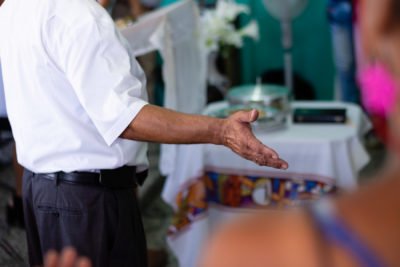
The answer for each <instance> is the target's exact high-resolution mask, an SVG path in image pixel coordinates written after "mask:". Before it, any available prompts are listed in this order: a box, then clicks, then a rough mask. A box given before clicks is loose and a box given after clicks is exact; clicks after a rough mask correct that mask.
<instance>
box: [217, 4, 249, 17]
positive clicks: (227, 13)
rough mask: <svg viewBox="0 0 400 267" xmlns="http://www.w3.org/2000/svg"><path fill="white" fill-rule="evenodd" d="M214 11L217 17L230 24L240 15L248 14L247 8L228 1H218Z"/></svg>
mask: <svg viewBox="0 0 400 267" xmlns="http://www.w3.org/2000/svg"><path fill="white" fill-rule="evenodd" d="M215 11H216V14H217V16H218V17H220V18H225V19H226V20H228V21H230V22H231V21H233V20H234V19H235V18H236V17H237V16H238V15H240V14H242V13H245V14H249V13H250V10H249V7H248V6H246V5H243V4H237V3H235V2H233V1H228V0H219V1H218V3H217V8H216V10H215Z"/></svg>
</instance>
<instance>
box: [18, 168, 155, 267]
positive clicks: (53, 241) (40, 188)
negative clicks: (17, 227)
mask: <svg viewBox="0 0 400 267" xmlns="http://www.w3.org/2000/svg"><path fill="white" fill-rule="evenodd" d="M41 176H42V175H40V174H33V173H32V172H30V171H28V170H25V172H24V177H23V199H24V215H25V225H26V232H27V240H28V253H29V261H30V265H31V266H36V265H42V264H43V257H44V255H45V253H46V252H47V251H48V250H50V249H55V250H57V251H61V250H62V248H64V247H65V246H73V247H74V248H75V249H76V250H77V252H78V254H79V255H82V256H87V257H88V258H89V259H90V260H91V261H92V266H93V267H97V266H99V267H103V266H104V267H106V266H118V267H124V266H129V267H146V266H147V249H146V240H145V236H144V231H143V225H142V222H141V217H140V211H139V208H138V203H137V199H136V193H135V191H134V189H133V188H127V189H122V190H112V189H109V188H105V187H103V186H87V185H77V184H69V183H65V182H61V181H52V180H48V179H45V178H43V177H41ZM116 179H118V177H116Z"/></svg>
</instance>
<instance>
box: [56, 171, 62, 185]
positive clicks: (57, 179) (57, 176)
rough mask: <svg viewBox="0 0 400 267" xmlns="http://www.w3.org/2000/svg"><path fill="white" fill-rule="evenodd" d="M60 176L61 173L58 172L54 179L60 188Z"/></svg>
mask: <svg viewBox="0 0 400 267" xmlns="http://www.w3.org/2000/svg"><path fill="white" fill-rule="evenodd" d="M60 174H61V172H56V176H55V177H54V183H55V185H56V186H58V184H59V180H60V179H59V178H60Z"/></svg>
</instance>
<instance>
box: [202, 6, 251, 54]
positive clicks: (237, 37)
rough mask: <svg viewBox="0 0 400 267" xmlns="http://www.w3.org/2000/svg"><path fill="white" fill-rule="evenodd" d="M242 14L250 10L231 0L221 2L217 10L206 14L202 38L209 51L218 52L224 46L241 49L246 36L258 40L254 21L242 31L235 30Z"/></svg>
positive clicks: (203, 19)
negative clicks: (236, 20)
mask: <svg viewBox="0 0 400 267" xmlns="http://www.w3.org/2000/svg"><path fill="white" fill-rule="evenodd" d="M241 13H249V8H248V7H247V6H246V5H242V4H236V3H234V2H232V1H231V0H219V1H218V3H217V7H216V9H214V10H208V11H206V12H204V14H203V16H202V18H201V22H202V27H201V36H202V39H203V41H204V44H205V46H206V48H207V49H208V51H217V50H218V48H219V47H220V46H223V45H233V46H236V47H241V46H242V45H243V40H242V39H243V37H244V36H248V37H251V38H253V39H258V25H257V22H256V21H254V20H253V21H251V22H250V23H249V24H248V25H247V26H246V27H244V28H242V29H239V30H238V29H236V28H235V25H234V23H233V22H234V20H235V19H236V17H237V16H238V15H239V14H241Z"/></svg>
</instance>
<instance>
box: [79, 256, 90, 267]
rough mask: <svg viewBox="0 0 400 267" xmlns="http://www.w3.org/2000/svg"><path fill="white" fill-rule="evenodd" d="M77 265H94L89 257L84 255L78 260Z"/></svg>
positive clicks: (82, 266)
mask: <svg viewBox="0 0 400 267" xmlns="http://www.w3.org/2000/svg"><path fill="white" fill-rule="evenodd" d="M76 267H92V264H91V263H90V260H89V259H88V258H86V257H82V258H80V259H79V260H78V262H77V264H76Z"/></svg>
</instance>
